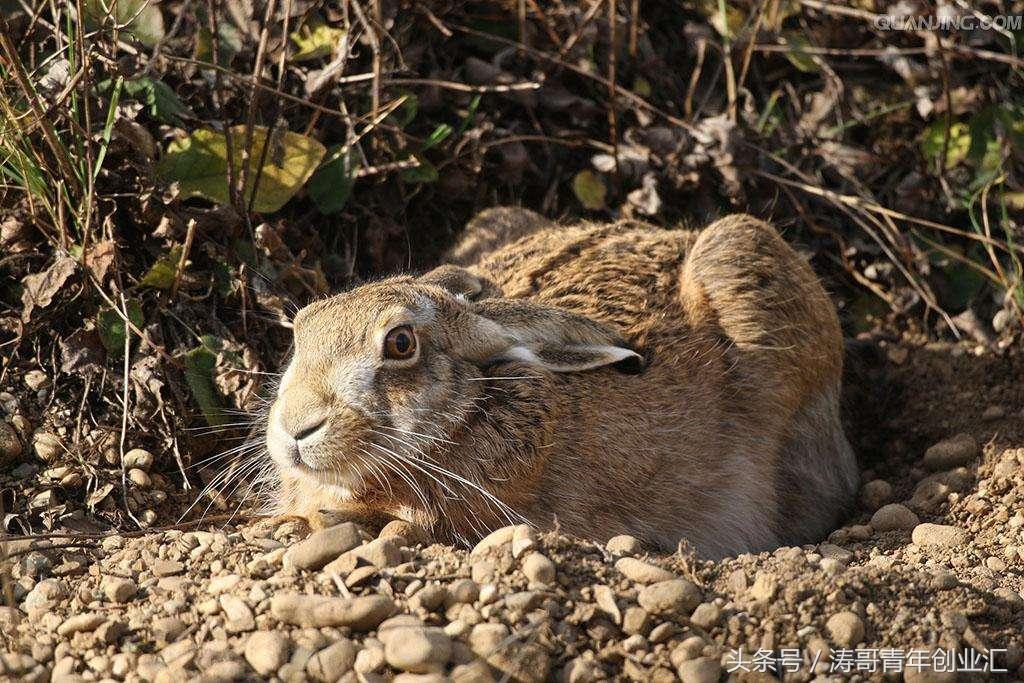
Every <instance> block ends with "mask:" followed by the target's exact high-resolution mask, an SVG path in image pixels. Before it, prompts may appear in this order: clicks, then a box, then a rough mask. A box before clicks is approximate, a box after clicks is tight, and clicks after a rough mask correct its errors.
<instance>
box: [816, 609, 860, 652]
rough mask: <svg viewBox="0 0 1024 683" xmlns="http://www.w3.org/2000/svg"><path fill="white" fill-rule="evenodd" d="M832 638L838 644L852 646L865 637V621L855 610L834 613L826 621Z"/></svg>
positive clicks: (826, 626)
mask: <svg viewBox="0 0 1024 683" xmlns="http://www.w3.org/2000/svg"><path fill="white" fill-rule="evenodd" d="M825 628H826V629H827V630H828V632H829V635H831V636H832V640H833V641H835V643H836V644H837V645H840V646H842V647H845V648H852V647H854V646H855V645H857V643H859V642H861V640H863V639H864V622H863V621H861V619H860V617H859V616H857V615H856V614H854V613H853V612H840V613H838V614H833V615H832V616H831V617H829V620H828V621H827V622H826V623H825Z"/></svg>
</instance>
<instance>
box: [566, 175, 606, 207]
mask: <svg viewBox="0 0 1024 683" xmlns="http://www.w3.org/2000/svg"><path fill="white" fill-rule="evenodd" d="M572 191H573V192H574V193H575V194H576V198H577V199H579V200H580V203H581V204H583V206H584V207H585V208H587V209H590V210H591V211H597V210H598V209H603V208H604V198H605V195H607V194H608V190H607V188H605V186H604V182H603V181H602V180H601V178H600V177H598V175H597V174H596V173H594V172H593V171H591V170H584V171H580V172H579V173H577V174H576V177H575V178H573V179H572Z"/></svg>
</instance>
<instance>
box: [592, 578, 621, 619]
mask: <svg viewBox="0 0 1024 683" xmlns="http://www.w3.org/2000/svg"><path fill="white" fill-rule="evenodd" d="M593 591H594V602H596V603H597V606H598V607H599V608H600V609H601V611H602V612H604V613H605V614H607V615H608V616H609V617H611V618H612V621H613V622H615V624H616V625H619V624H621V623H622V612H621V611H619V606H618V605H617V604H616V603H615V591H613V590H612V589H611V587H610V586H604V585H597V586H594V588H593Z"/></svg>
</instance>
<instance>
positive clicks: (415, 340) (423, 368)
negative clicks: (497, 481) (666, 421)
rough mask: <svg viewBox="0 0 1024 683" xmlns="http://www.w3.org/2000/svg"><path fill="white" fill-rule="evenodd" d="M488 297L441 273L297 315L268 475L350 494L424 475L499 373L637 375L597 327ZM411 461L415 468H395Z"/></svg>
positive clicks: (464, 275) (486, 289)
mask: <svg viewBox="0 0 1024 683" xmlns="http://www.w3.org/2000/svg"><path fill="white" fill-rule="evenodd" d="M494 294H497V292H495V291H494V288H493V285H490V284H489V283H488V282H486V281H482V280H480V279H479V278H477V277H476V276H474V275H473V274H471V273H470V272H468V271H466V270H463V269H460V268H456V267H452V266H446V267H442V268H439V269H437V270H435V271H432V272H431V273H428V274H427V275H425V276H423V277H421V278H412V277H395V278H391V279H387V280H382V281H380V282H376V283H372V284H367V285H364V286H361V287H358V288H356V289H353V290H351V291H349V292H346V293H343V294H338V295H337V296H334V297H331V298H329V299H325V300H323V301H318V302H316V303H313V304H311V305H309V306H307V307H306V308H304V309H302V310H301V311H299V313H298V314H297V315H296V316H295V320H294V334H295V345H294V355H293V357H292V359H291V361H290V362H289V363H288V365H287V368H286V369H285V371H284V374H283V375H282V377H281V383H280V386H279V388H278V392H277V397H276V399H275V400H274V403H273V405H272V407H271V410H270V415H269V421H268V425H267V433H266V439H267V446H268V449H269V451H270V454H271V457H272V458H273V460H274V462H275V464H276V465H277V467H278V468H279V469H280V470H281V471H286V472H288V473H289V474H290V475H291V476H295V477H299V478H307V479H309V480H311V481H312V482H316V483H318V484H333V485H335V486H339V487H342V488H343V489H348V490H354V489H355V488H357V487H364V488H365V487H367V486H370V485H371V484H373V483H374V482H375V481H381V480H380V477H379V475H380V473H382V472H388V471H390V472H393V473H395V474H398V472H399V471H404V472H405V474H406V475H407V476H408V475H412V476H415V475H416V474H417V472H416V470H419V472H421V473H423V474H424V475H425V476H430V471H431V470H430V469H429V468H430V467H431V466H432V465H431V464H430V462H431V460H432V458H433V457H434V456H436V455H437V453H438V451H442V450H449V449H450V448H451V447H454V446H455V445H456V444H457V443H458V442H459V439H460V435H461V434H462V431H460V430H464V429H465V428H466V426H467V424H469V423H470V422H471V421H472V419H475V418H474V415H479V414H480V413H481V412H486V411H487V400H489V399H490V398H491V396H489V395H488V394H487V393H486V384H487V380H488V377H489V376H490V374H491V373H493V372H494V371H495V369H496V367H497V366H500V365H502V364H506V365H507V364H511V363H515V364H516V367H517V368H521V367H522V368H524V369H527V370H529V371H530V372H526V373H523V372H517V373H515V374H529V375H535V376H538V377H548V378H550V377H551V373H565V372H583V371H587V370H591V369H594V368H599V367H602V366H608V365H615V366H616V367H618V368H619V369H621V370H625V371H635V370H636V369H638V368H639V367H640V366H641V365H642V361H641V358H640V356H639V355H638V354H637V353H636V352H634V351H633V350H631V349H630V348H628V347H627V346H626V344H625V343H624V341H623V340H622V339H621V338H620V337H619V336H618V335H617V334H616V333H615V332H614V331H613V330H611V329H609V328H608V327H606V326H604V325H602V324H599V323H596V322H594V321H592V320H589V319H587V318H585V317H581V316H578V315H574V314H572V313H569V312H566V311H564V310H560V309H557V308H551V307H546V306H543V305H539V304H536V303H532V302H529V301H523V300H512V299H503V298H500V297H497V296H492V295H494ZM506 384H507V383H506ZM409 459H415V460H416V461H417V464H414V465H409V464H406V465H404V469H403V464H402V463H403V462H407V461H408V460H409ZM384 483H385V482H383V481H382V482H381V484H382V485H383V484H384Z"/></svg>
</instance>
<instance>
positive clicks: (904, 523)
mask: <svg viewBox="0 0 1024 683" xmlns="http://www.w3.org/2000/svg"><path fill="white" fill-rule="evenodd" d="M920 521H921V520H919V519H918V517H917V515H915V514H914V513H913V512H912V511H911V510H910V508H908V507H907V506H905V505H901V504H900V503H889V504H888V505H883V506H882V507H880V508H879V509H878V510H876V511H875V514H873V515H871V527H872V528H873V529H874V530H875V531H894V530H897V529H912V528H914V527H915V526H916V525H917V524H918V523H919V522H920Z"/></svg>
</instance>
